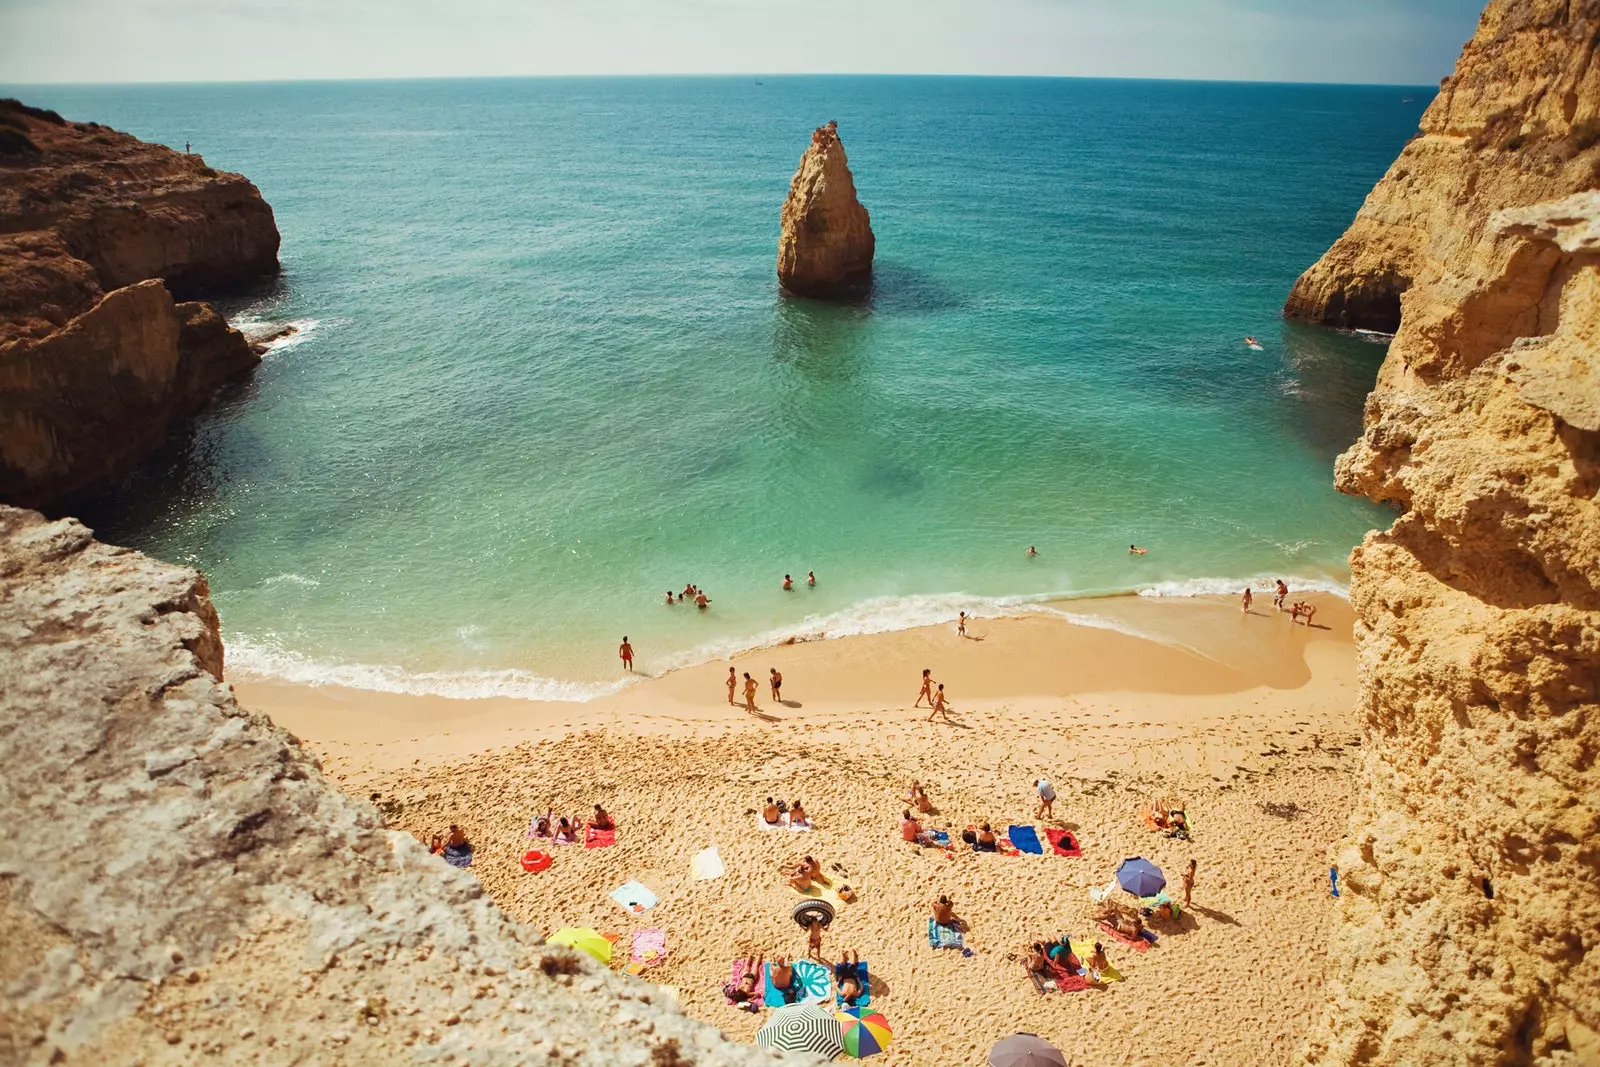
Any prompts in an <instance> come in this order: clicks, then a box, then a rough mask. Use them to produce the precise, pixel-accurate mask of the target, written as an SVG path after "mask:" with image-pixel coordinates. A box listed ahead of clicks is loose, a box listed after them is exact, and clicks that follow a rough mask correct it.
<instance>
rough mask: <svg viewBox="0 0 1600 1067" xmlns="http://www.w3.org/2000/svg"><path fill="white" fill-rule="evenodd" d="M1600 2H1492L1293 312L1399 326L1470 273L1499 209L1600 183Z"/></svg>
mask: <svg viewBox="0 0 1600 1067" xmlns="http://www.w3.org/2000/svg"><path fill="white" fill-rule="evenodd" d="M1597 52H1600V0H1492V2H1491V3H1490V4H1489V5H1488V7H1487V8H1486V9H1485V10H1484V12H1483V17H1482V19H1481V20H1480V22H1479V26H1478V32H1477V34H1476V35H1475V36H1474V37H1473V38H1472V40H1471V41H1470V42H1468V44H1467V46H1466V48H1465V49H1464V50H1463V52H1462V54H1461V59H1460V61H1459V62H1458V64H1457V66H1456V69H1455V73H1453V74H1452V75H1451V76H1450V77H1448V78H1446V79H1445V80H1444V82H1443V83H1441V85H1440V88H1439V95H1438V96H1437V97H1436V98H1435V99H1434V101H1433V103H1432V104H1431V105H1430V106H1429V107H1428V109H1427V111H1426V112H1424V113H1423V116H1422V122H1421V129H1420V131H1419V133H1418V134H1417V136H1416V137H1415V138H1413V139H1412V140H1411V142H1410V143H1409V144H1407V145H1406V147H1405V149H1404V150H1403V151H1402V152H1401V153H1400V156H1399V158H1398V159H1396V160H1395V162H1394V165H1393V166H1391V167H1390V168H1389V171H1388V173H1387V174H1386V175H1384V178H1383V180H1382V181H1380V182H1379V183H1378V184H1377V186H1375V187H1374V188H1373V190H1372V192H1371V193H1370V194H1369V195H1368V196H1367V199H1366V202H1365V203H1364V204H1362V206H1361V210H1360V211H1359V212H1358V213H1357V214H1356V218H1355V221H1354V222H1353V223H1352V224H1351V226H1350V229H1349V230H1348V231H1347V232H1346V233H1345V234H1344V236H1343V237H1341V238H1339V240H1338V241H1337V242H1336V243H1335V244H1334V245H1333V247H1332V248H1330V249H1329V250H1328V252H1327V253H1326V254H1325V255H1324V256H1323V257H1322V258H1321V259H1320V260H1318V261H1317V262H1316V264H1315V265H1313V266H1312V267H1311V269H1310V270H1308V271H1306V272H1305V274H1303V275H1301V277H1300V279H1299V281H1297V282H1296V283H1295V285H1294V289H1293V290H1292V291H1291V292H1290V294H1289V299H1288V303H1287V304H1285V306H1284V313H1285V314H1287V315H1289V316H1291V317H1294V318H1301V319H1308V320H1310V321H1313V322H1320V323H1326V324H1328V325H1332V326H1342V327H1353V328H1360V329H1371V330H1381V331H1384V332H1392V331H1394V330H1395V329H1396V328H1397V327H1398V326H1399V323H1400V297H1401V294H1402V293H1404V292H1405V291H1406V290H1407V289H1409V288H1410V287H1411V286H1412V285H1416V284H1423V283H1426V282H1431V281H1435V280H1438V279H1440V278H1441V277H1443V274H1444V273H1448V272H1450V271H1462V270H1464V269H1465V268H1466V267H1467V264H1468V261H1469V260H1470V259H1471V257H1472V256H1473V254H1474V249H1476V248H1477V247H1478V244H1479V242H1480V240H1481V239H1482V238H1483V237H1484V235H1485V233H1486V228H1487V226H1488V222H1489V217H1490V215H1492V214H1493V213H1494V212H1495V211H1499V210H1502V209H1504V208H1510V207H1521V206H1525V205H1529V204H1535V203H1539V202H1542V201H1549V200H1555V199H1559V198H1561V197H1564V196H1567V195H1569V194H1571V193H1574V192H1580V191H1582V190H1586V189H1594V188H1596V187H1600V107H1597V103H1596V102H1597V101H1600V54H1597Z"/></svg>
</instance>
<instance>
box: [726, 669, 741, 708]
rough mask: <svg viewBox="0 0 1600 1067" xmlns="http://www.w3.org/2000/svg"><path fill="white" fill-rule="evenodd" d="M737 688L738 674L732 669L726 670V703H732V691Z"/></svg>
mask: <svg viewBox="0 0 1600 1067" xmlns="http://www.w3.org/2000/svg"><path fill="white" fill-rule="evenodd" d="M738 687H739V674H738V672H737V671H735V670H734V669H733V668H732V667H729V668H728V703H730V704H732V703H733V691H734V690H735V689H737V688H738Z"/></svg>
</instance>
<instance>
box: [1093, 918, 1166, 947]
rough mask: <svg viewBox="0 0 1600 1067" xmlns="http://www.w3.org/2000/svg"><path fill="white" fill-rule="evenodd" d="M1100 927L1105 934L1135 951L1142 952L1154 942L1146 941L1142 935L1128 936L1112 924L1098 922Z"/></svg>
mask: <svg viewBox="0 0 1600 1067" xmlns="http://www.w3.org/2000/svg"><path fill="white" fill-rule="evenodd" d="M1100 929H1102V930H1104V931H1105V932H1106V933H1107V934H1109V935H1110V936H1112V937H1114V938H1116V939H1117V940H1118V941H1120V942H1122V943H1123V944H1124V945H1127V946H1128V947H1129V948H1131V949H1133V950H1134V951H1136V952H1144V951H1146V950H1147V949H1149V948H1150V946H1151V945H1152V944H1154V942H1152V941H1147V940H1145V939H1144V938H1142V937H1130V936H1128V935H1127V934H1125V933H1123V932H1122V931H1121V930H1118V929H1117V928H1116V927H1115V926H1112V925H1111V924H1110V923H1106V922H1103V923H1100ZM1151 936H1152V937H1153V936H1155V935H1154V934H1152V935H1151Z"/></svg>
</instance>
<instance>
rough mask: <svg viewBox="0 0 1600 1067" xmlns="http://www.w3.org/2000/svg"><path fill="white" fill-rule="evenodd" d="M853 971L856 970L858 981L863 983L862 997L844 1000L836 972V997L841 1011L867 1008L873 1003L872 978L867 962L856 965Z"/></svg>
mask: <svg viewBox="0 0 1600 1067" xmlns="http://www.w3.org/2000/svg"><path fill="white" fill-rule="evenodd" d="M853 969H854V970H855V977H856V981H858V982H860V983H861V995H860V996H858V997H856V998H855V999H854V1000H849V1001H847V1000H845V999H844V994H843V993H841V992H840V991H839V985H838V983H839V975H838V973H837V972H835V973H834V976H833V981H834V990H833V991H834V996H835V997H836V998H837V999H838V1001H839V1007H840V1009H841V1010H842V1009H844V1008H865V1007H866V1006H867V1005H869V1004H871V1003H872V977H871V975H869V974H867V961H866V960H862V961H861V962H860V963H857V964H854V965H853Z"/></svg>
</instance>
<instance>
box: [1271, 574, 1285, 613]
mask: <svg viewBox="0 0 1600 1067" xmlns="http://www.w3.org/2000/svg"><path fill="white" fill-rule="evenodd" d="M1288 595H1289V587H1288V586H1287V585H1285V584H1284V582H1283V579H1282V578H1279V579H1278V588H1277V590H1276V591H1275V592H1274V593H1273V594H1272V607H1273V610H1275V611H1282V610H1283V598H1284V597H1286V596H1288Z"/></svg>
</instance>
